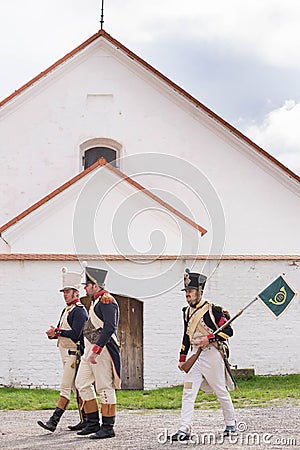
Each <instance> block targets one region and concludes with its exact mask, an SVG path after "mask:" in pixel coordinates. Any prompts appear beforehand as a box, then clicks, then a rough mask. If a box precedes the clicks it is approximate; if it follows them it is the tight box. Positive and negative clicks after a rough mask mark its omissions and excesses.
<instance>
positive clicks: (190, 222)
mask: <svg viewBox="0 0 300 450" xmlns="http://www.w3.org/2000/svg"><path fill="white" fill-rule="evenodd" d="M100 166H105V167H106V168H107V169H109V170H110V171H111V172H113V173H114V174H115V175H117V176H118V177H120V178H121V179H122V180H124V181H126V183H128V184H129V185H131V186H132V187H133V188H135V189H136V190H138V191H140V192H142V193H143V194H144V195H145V196H146V197H148V198H150V199H152V200H153V201H154V202H156V203H158V204H159V205H161V206H162V207H163V208H165V209H166V210H168V211H169V212H171V213H172V214H174V215H175V216H177V217H178V218H180V219H181V220H183V221H184V222H185V223H187V224H188V225H190V226H192V227H193V228H195V229H196V230H197V231H199V232H200V233H201V235H204V234H205V233H206V232H207V230H206V229H205V228H203V227H202V226H201V225H198V224H197V223H195V222H194V221H193V220H191V219H190V218H188V217H187V216H185V215H184V214H182V213H181V212H180V211H178V210H176V209H175V208H173V207H172V206H171V205H169V204H168V203H166V202H165V201H163V200H162V199H160V198H159V197H158V196H157V195H155V194H153V193H152V192H150V191H149V190H148V189H145V188H144V187H143V186H142V185H141V184H139V183H137V182H136V181H134V180H133V179H132V178H130V177H128V176H127V175H125V174H124V173H123V172H121V171H120V170H119V169H117V168H115V167H113V166H112V165H111V164H109V163H107V162H106V160H105V159H104V158H100V159H99V160H98V161H97V162H95V163H94V164H93V165H92V166H91V167H89V168H88V169H86V170H84V171H83V172H81V173H80V174H78V175H76V176H75V177H73V178H72V179H71V180H69V181H67V182H66V183H64V184H63V185H62V186H60V187H59V188H57V189H55V190H54V191H52V192H51V193H50V194H48V195H46V196H45V197H43V198H42V199H41V200H39V201H38V202H36V203H34V204H33V205H32V206H30V207H29V208H27V209H26V210H25V211H23V212H22V213H20V214H18V215H17V216H16V217H14V218H13V219H11V220H10V221H9V222H7V223H6V224H4V225H2V226H1V227H0V235H1V234H2V233H4V232H7V231H8V230H9V229H10V228H12V227H13V226H14V225H16V224H18V223H19V222H20V221H22V220H23V219H25V218H27V217H28V216H29V215H30V214H32V213H33V212H35V211H37V210H38V209H39V208H41V207H42V206H43V205H45V204H46V203H47V202H49V201H50V200H51V199H53V198H55V197H56V196H58V195H59V194H61V193H62V192H64V191H65V190H67V189H68V188H69V187H71V186H73V185H75V184H76V183H77V182H78V181H79V180H81V179H83V178H84V177H86V176H87V175H88V174H90V173H92V172H93V171H94V170H95V169H97V168H98V167H100Z"/></svg>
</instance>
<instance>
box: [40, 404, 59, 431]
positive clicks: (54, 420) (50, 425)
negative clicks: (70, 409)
mask: <svg viewBox="0 0 300 450" xmlns="http://www.w3.org/2000/svg"><path fill="white" fill-rule="evenodd" d="M64 412H65V410H64V409H61V408H58V407H57V408H55V411H54V413H53V414H52V416H51V417H50V419H49V420H48V421H47V422H46V423H43V422H41V421H40V420H38V422H37V423H38V424H39V426H40V427H42V428H45V430H48V431H52V432H53V431H55V430H56V427H57V424H58V422H59V421H60V419H61V416H62V415H63V413H64Z"/></svg>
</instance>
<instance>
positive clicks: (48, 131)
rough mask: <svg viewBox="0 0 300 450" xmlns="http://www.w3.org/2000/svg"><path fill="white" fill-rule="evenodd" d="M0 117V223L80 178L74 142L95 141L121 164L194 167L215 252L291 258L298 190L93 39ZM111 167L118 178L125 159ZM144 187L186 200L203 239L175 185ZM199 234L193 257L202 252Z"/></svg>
mask: <svg viewBox="0 0 300 450" xmlns="http://www.w3.org/2000/svg"><path fill="white" fill-rule="evenodd" d="M0 114H1V119H2V121H1V125H0V133H1V149H2V150H1V154H2V155H3V162H2V164H1V167H0V179H1V189H0V193H1V194H0V203H1V217H0V222H1V223H5V222H7V221H8V220H9V219H10V218H11V217H13V216H14V215H16V214H17V213H19V212H21V211H22V210H24V209H25V208H26V207H28V206H30V205H31V204H32V203H33V202H35V201H37V200H39V199H40V198H41V197H42V196H44V195H46V194H48V193H49V192H50V191H51V190H53V189H55V188H57V187H58V186H59V185H61V184H62V183H63V182H65V181H66V180H68V179H70V178H71V177H72V176H74V175H76V174H77V173H78V172H79V171H81V170H82V166H81V161H80V157H81V155H80V144H82V143H83V142H85V141H87V140H89V139H93V138H97V137H103V138H107V139H114V140H115V141H117V142H119V143H120V145H121V147H122V148H121V153H120V156H121V157H126V156H128V155H133V154H143V153H146V152H156V153H157V155H158V157H159V155H161V154H162V153H168V154H170V155H177V156H178V157H181V158H183V159H185V160H188V161H190V162H192V163H193V164H195V165H196V166H197V167H198V168H199V169H200V170H201V171H202V172H203V173H204V174H205V176H206V177H207V178H208V180H209V182H210V183H211V185H212V186H213V187H214V189H215V191H216V193H217V195H218V196H219V198H220V201H221V204H222V206H223V210H224V214H225V218H226V242H225V253H228V254H299V253H300V238H299V233H298V230H299V225H300V223H299V221H300V202H299V183H296V181H293V180H289V177H288V176H287V175H286V174H282V173H281V172H280V170H279V169H278V168H277V167H276V166H274V165H272V163H270V162H269V161H267V162H266V160H265V159H264V158H263V157H262V156H261V155H258V154H256V153H255V151H254V150H253V149H250V147H249V146H248V145H246V144H245V143H244V142H242V141H241V140H240V139H238V138H236V137H234V136H233V134H232V133H230V132H228V130H224V129H223V128H222V127H221V126H219V125H218V124H216V122H215V121H214V120H212V119H210V118H208V116H207V115H205V114H204V113H203V112H201V111H200V110H199V108H198V109H197V108H195V107H193V106H192V105H191V104H189V103H188V102H186V101H185V100H183V98H182V96H178V95H177V94H176V93H175V92H174V90H173V89H171V88H169V87H166V86H164V85H163V84H162V83H161V82H160V81H158V80H157V79H155V77H153V76H152V75H150V74H149V72H148V71H146V70H144V69H142V70H141V69H140V68H139V67H138V66H137V64H136V63H135V62H134V61H132V60H131V59H129V58H128V57H127V56H124V55H122V54H121V51H120V50H119V51H117V50H116V49H115V48H114V47H112V46H111V45H108V44H104V43H103V42H102V41H101V40H99V41H97V42H94V43H93V44H92V45H91V46H90V47H88V48H87V49H85V50H84V51H83V52H82V53H80V54H79V55H77V56H76V57H73V58H71V59H70V60H69V61H68V62H67V63H64V64H63V65H62V66H61V67H59V68H58V69H57V70H55V71H54V72H52V73H51V74H49V75H48V76H47V77H46V78H45V79H42V80H41V81H39V82H38V83H37V85H36V86H33V87H31V88H30V89H28V90H27V91H25V92H24V93H22V94H20V95H19V96H18V97H17V98H16V99H14V100H13V101H11V102H9V103H8V104H7V105H6V106H4V107H3V108H2V110H1V112H0ZM120 165H121V167H120V168H121V170H124V171H125V172H127V171H128V167H127V162H126V161H123V162H122V161H121V163H120ZM144 169H145V171H147V167H145V168H144ZM159 170H160V165H159V159H158V171H159ZM178 178H179V180H180V179H181V174H180V173H178ZM143 180H144V181H145V184H146V186H147V183H148V181H147V177H146V176H144V177H140V179H139V181H140V182H142V181H143ZM190 183H191V186H192V187H193V185H194V184H195V183H197V180H190ZM150 184H151V183H150ZM153 187H159V188H165V189H166V190H167V191H168V192H172V193H173V194H174V195H175V196H177V197H178V198H180V199H187V204H188V205H189V202H191V204H192V205H193V206H192V214H194V215H195V219H196V221H198V222H199V223H200V224H201V225H203V226H204V227H206V226H209V225H210V229H209V231H210V232H212V231H213V229H214V227H215V224H209V217H208V216H207V215H203V208H202V207H201V208H200V207H199V208H198V206H197V207H194V204H193V203H192V201H191V200H192V196H191V194H190V193H189V194H188V195H186V188H184V187H183V186H182V184H179V183H178V184H176V181H175V180H174V179H172V180H170V179H162V178H161V177H160V178H159V180H158V182H157V184H156V185H154V186H153ZM206 206H207V207H209V205H206ZM209 236H211V233H210V234H207V235H206V237H205V239H204V241H203V247H202V250H201V251H202V253H207V252H208V248H209V245H210V243H209V239H210V238H209ZM206 242H207V244H206Z"/></svg>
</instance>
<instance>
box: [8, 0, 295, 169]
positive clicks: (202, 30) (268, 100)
mask: <svg viewBox="0 0 300 450" xmlns="http://www.w3.org/2000/svg"><path fill="white" fill-rule="evenodd" d="M104 6H105V9H104V29H105V30H106V32H108V33H109V34H111V35H112V37H114V38H115V39H117V40H119V41H120V42H121V43H122V44H124V45H125V46H126V47H128V48H129V49H130V50H132V51H133V52H134V53H136V54H137V55H138V56H140V57H142V58H143V59H145V60H146V61H147V62H149V63H150V64H151V65H153V66H154V67H155V68H156V69H158V70H159V71H160V72H162V73H163V74H164V75H166V76H167V77H169V78H170V79H171V80H172V81H174V82H175V83H177V84H179V86H181V87H182V88H183V89H185V90H186V91H188V92H189V93H190V94H192V95H193V96H194V97H196V98H197V99H198V100H199V101H200V102H202V103H204V104H205V105H206V106H208V107H209V108H210V109H212V110H213V111H214V112H215V113H217V114H218V115H220V116H221V117H223V118H224V119H225V120H227V121H228V122H229V123H231V124H232V125H233V126H235V127H236V128H238V129H239V130H240V131H241V132H243V133H244V134H246V135H247V136H249V137H250V138H251V139H252V140H253V141H254V142H256V143H257V144H258V145H260V146H261V147H263V148H264V149H265V150H267V151H268V152H269V153H271V154H272V155H274V156H275V157H276V158H278V159H279V160H280V161H281V162H283V164H285V165H286V166H287V167H289V168H290V169H291V170H293V171H294V172H296V173H298V174H300V81H299V80H300V57H299V55H300V0H285V1H284V0H227V1H224V0H209V1H204V0H184V1H183V0H182V1H179V0H160V1H158V0H151V1H146V0H105V2H104ZM0 11H1V14H0V17H1V27H0V38H1V48H0V51H1V83H0V98H1V99H4V98H5V97H7V96H8V95H10V94H11V93H12V92H13V91H14V90H15V89H18V88H19V87H20V86H22V85H23V84H25V83H26V82H27V81H29V80H30V79H31V78H33V77H34V76H35V75H37V74H38V73H40V72H41V71H43V70H45V69H46V68H47V67H48V66H49V65H50V64H52V63H53V62H55V61H56V60H58V59H59V58H61V57H62V56H64V55H65V54H66V53H68V52H69V51H71V50H72V49H73V48H75V47H76V46H77V45H79V44H81V43H82V42H83V41H84V40H85V39H87V38H88V37H90V36H91V35H93V34H94V33H95V32H97V31H98V30H99V28H100V12H101V0H41V1H37V0H26V1H24V0H9V1H2V2H1V10H0Z"/></svg>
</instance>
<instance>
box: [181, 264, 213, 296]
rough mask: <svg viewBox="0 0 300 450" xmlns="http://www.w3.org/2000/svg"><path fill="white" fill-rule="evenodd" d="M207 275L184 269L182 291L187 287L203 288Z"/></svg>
mask: <svg viewBox="0 0 300 450" xmlns="http://www.w3.org/2000/svg"><path fill="white" fill-rule="evenodd" d="M206 280H207V277H206V276H205V275H202V274H201V273H196V272H190V270H189V269H185V274H184V276H183V283H184V288H183V289H181V290H182V291H186V290H187V289H199V288H201V289H204V286H205V283H206Z"/></svg>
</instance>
